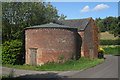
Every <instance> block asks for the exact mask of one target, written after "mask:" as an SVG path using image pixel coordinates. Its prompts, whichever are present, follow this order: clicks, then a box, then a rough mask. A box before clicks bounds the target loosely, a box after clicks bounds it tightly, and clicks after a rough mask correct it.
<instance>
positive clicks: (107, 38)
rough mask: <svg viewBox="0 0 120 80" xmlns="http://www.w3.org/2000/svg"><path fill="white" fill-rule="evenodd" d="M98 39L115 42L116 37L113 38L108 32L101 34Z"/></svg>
mask: <svg viewBox="0 0 120 80" xmlns="http://www.w3.org/2000/svg"><path fill="white" fill-rule="evenodd" d="M100 39H101V40H117V39H118V37H114V35H113V34H110V33H109V32H107V31H106V32H101V33H100Z"/></svg>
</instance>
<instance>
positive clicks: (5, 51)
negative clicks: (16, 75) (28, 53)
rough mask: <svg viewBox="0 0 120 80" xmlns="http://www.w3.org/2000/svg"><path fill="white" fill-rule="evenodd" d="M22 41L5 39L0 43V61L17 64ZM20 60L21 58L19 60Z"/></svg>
mask: <svg viewBox="0 0 120 80" xmlns="http://www.w3.org/2000/svg"><path fill="white" fill-rule="evenodd" d="M21 46H22V42H21V41H19V40H11V41H5V42H4V43H3V44H2V63H3V64H19V58H20V57H21V56H23V55H21ZM21 62H22V60H21Z"/></svg>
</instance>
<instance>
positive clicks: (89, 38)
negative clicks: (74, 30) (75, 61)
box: [78, 18, 100, 58]
mask: <svg viewBox="0 0 120 80" xmlns="http://www.w3.org/2000/svg"><path fill="white" fill-rule="evenodd" d="M78 33H79V34H80V35H81V37H82V47H81V56H85V57H87V58H97V54H98V45H99V42H100V41H99V28H98V26H97V25H96V23H95V22H94V20H93V19H92V18H91V22H90V23H89V24H88V25H87V27H86V29H85V31H81V32H78ZM91 51H92V52H91ZM91 53H92V54H91Z"/></svg>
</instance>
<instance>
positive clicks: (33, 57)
mask: <svg viewBox="0 0 120 80" xmlns="http://www.w3.org/2000/svg"><path fill="white" fill-rule="evenodd" d="M30 65H37V49H36V48H30Z"/></svg>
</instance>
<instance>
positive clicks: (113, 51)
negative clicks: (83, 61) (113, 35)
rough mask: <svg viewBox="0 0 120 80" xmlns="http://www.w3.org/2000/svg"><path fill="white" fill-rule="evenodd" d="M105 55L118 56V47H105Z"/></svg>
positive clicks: (119, 47) (119, 48)
mask: <svg viewBox="0 0 120 80" xmlns="http://www.w3.org/2000/svg"><path fill="white" fill-rule="evenodd" d="M103 49H104V50H105V54H120V46H116V47H105V48H103Z"/></svg>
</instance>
